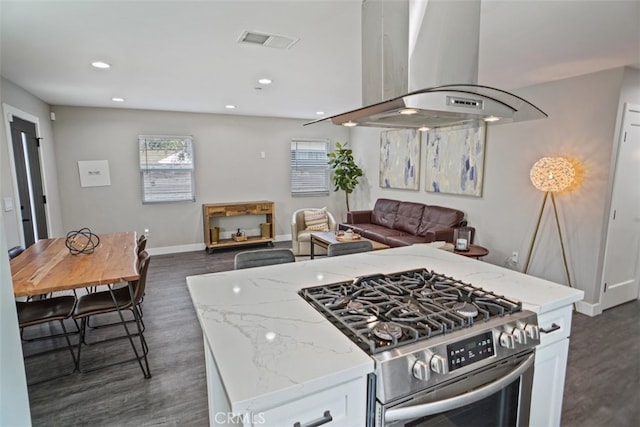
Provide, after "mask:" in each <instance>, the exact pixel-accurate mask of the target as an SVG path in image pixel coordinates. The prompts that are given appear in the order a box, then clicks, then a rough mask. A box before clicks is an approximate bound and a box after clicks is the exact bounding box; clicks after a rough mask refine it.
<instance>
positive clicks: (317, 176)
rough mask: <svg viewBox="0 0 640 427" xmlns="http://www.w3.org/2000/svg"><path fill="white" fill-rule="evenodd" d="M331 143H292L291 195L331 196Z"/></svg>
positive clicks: (319, 141)
mask: <svg viewBox="0 0 640 427" xmlns="http://www.w3.org/2000/svg"><path fill="white" fill-rule="evenodd" d="M328 153H329V141H327V140H326V139H294V140H292V141H291V195H292V196H294V197H295V196H298V197H300V196H327V195H329V159H328V157H327V154H328Z"/></svg>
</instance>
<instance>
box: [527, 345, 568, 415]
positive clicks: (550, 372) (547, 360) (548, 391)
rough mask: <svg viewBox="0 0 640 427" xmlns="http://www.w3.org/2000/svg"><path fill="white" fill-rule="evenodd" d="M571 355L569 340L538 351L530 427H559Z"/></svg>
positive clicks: (539, 348) (542, 347) (540, 348)
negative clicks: (565, 380)
mask: <svg viewBox="0 0 640 427" xmlns="http://www.w3.org/2000/svg"><path fill="white" fill-rule="evenodd" d="M568 355H569V339H568V338H563V339H561V340H560V341H556V342H554V343H553V344H549V345H546V346H541V347H538V348H537V349H536V362H535V367H534V376H533V391H532V393H531V417H530V418H529V420H530V426H531V427H554V426H559V425H560V415H561V414H562V394H563V392H564V377H565V373H566V371H567V356H568Z"/></svg>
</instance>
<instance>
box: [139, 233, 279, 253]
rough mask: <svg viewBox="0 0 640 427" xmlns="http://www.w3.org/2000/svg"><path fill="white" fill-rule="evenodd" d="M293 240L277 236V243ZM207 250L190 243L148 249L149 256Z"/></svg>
mask: <svg viewBox="0 0 640 427" xmlns="http://www.w3.org/2000/svg"><path fill="white" fill-rule="evenodd" d="M287 240H291V235H290V234H289V235H286V234H285V235H282V236H276V242H284V241H287ZM204 248H205V246H204V243H190V244H188V245H176V246H163V247H158V248H149V247H148V248H147V252H148V253H149V255H151V256H153V255H167V254H177V253H181V252H195V251H203V250H204Z"/></svg>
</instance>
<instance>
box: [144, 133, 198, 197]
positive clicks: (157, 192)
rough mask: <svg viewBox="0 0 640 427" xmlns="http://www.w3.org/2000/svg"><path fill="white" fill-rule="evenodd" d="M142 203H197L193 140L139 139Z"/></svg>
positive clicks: (152, 136) (178, 138)
mask: <svg viewBox="0 0 640 427" xmlns="http://www.w3.org/2000/svg"><path fill="white" fill-rule="evenodd" d="M138 145H139V149H140V177H141V187H142V203H161V202H181V201H191V202H195V200H196V197H195V182H194V173H193V171H194V168H193V165H194V161H193V140H192V138H191V137H190V136H161V135H140V136H138Z"/></svg>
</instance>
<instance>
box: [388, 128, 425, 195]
mask: <svg viewBox="0 0 640 427" xmlns="http://www.w3.org/2000/svg"><path fill="white" fill-rule="evenodd" d="M420 141H421V132H418V131H417V130H415V129H400V130H389V131H385V132H380V181H379V182H380V187H382V188H397V189H401V190H419V189H420V145H421V144H420Z"/></svg>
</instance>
